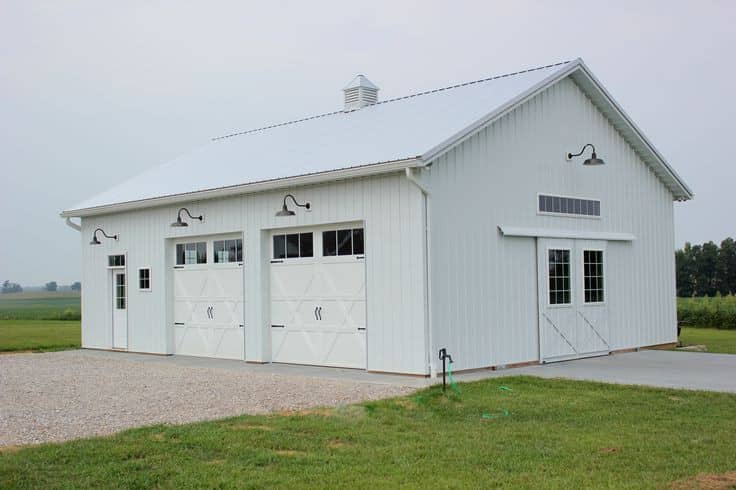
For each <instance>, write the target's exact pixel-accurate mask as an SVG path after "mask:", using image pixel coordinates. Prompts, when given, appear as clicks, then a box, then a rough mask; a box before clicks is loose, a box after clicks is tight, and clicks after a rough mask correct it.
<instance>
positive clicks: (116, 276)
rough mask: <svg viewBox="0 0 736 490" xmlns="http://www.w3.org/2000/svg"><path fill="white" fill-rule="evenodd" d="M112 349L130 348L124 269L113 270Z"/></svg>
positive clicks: (126, 287)
mask: <svg viewBox="0 0 736 490" xmlns="http://www.w3.org/2000/svg"><path fill="white" fill-rule="evenodd" d="M112 348H113V349H127V348H128V285H127V283H126V279H125V270H124V269H120V270H118V269H112Z"/></svg>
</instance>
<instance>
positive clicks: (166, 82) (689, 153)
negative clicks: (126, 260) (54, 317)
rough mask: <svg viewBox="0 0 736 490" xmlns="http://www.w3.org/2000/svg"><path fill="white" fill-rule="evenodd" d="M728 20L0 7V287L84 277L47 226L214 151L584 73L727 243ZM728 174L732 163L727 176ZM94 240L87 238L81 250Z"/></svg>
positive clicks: (662, 15)
mask: <svg viewBox="0 0 736 490" xmlns="http://www.w3.org/2000/svg"><path fill="white" fill-rule="evenodd" d="M734 19H736V2H733V1H722V2H716V1H691V2H673V1H671V0H668V1H662V2H640V1H631V2H624V1H617V2H605V4H604V2H594V1H590V0H588V1H581V2H546V1H539V2H523V1H509V2H488V1H482V2H481V1H478V2H458V1H452V2H450V1H443V2H434V1H427V0H422V1H416V2H401V1H397V0H392V1H385V2H384V1H378V0H364V1H360V2H349V1H348V2H346V1H344V0H342V1H339V2H319V1H309V2H303V1H302V2H262V1H260V2H244V1H243V2H217V1H206V2H205V1H202V2H185V1H181V0H178V1H171V2H166V1H160V2H150V1H146V2H137V1H132V0H131V1H125V2H105V1H100V0H95V1H90V2H84V1H69V2H63V1H54V2H50V1H43V2H36V1H32V0H18V1H8V0H0V205H2V216H1V218H0V280H4V279H10V280H12V281H16V282H20V283H21V284H24V285H37V284H43V283H44V282H46V281H49V280H56V281H58V282H59V283H64V284H66V283H69V282H71V281H74V280H77V279H79V277H80V260H79V257H80V246H81V245H80V244H81V241H80V237H79V235H78V233H77V232H76V231H73V230H72V229H70V228H67V227H66V226H65V225H64V223H63V220H61V219H60V218H59V216H58V215H59V212H60V211H62V210H63V209H65V208H68V207H70V206H72V205H73V204H75V203H77V202H79V201H82V200H84V199H86V198H88V197H91V196H92V195H94V194H96V193H98V192H100V191H102V190H105V189H107V188H109V187H111V186H113V185H115V184H116V183H117V182H119V181H120V180H122V179H125V178H128V177H130V176H133V175H135V174H137V173H139V172H140V171H142V170H144V169H147V168H149V167H152V166H154V165H157V164H159V163H163V162H165V161H167V160H169V159H171V158H173V157H176V156H178V155H180V154H181V153H185V152H187V151H188V150H190V149H192V148H194V147H197V146H199V145H201V144H202V143H205V142H206V141H207V140H208V139H209V138H210V137H213V136H218V135H222V134H225V133H228V132H231V131H235V130H240V129H248V128H253V127H259V126H263V125H265V124H267V123H274V122H279V121H283V120H289V119H293V118H296V117H300V116H304V115H310V114H314V113H318V112H325V111H328V110H335V109H338V108H340V107H341V102H342V101H341V97H342V93H341V91H340V89H341V88H342V87H343V86H344V85H345V84H346V83H347V82H349V81H350V79H351V78H352V77H353V75H354V74H356V73H359V72H360V73H365V74H366V75H367V76H368V77H369V78H370V79H371V80H373V81H374V82H375V83H376V84H377V85H379V86H380V87H381V92H380V97H381V98H389V97H395V96H400V95H405V94H408V93H412V92H416V91H420V90H426V89H432V88H436V87H441V86H446V85H449V84H454V83H457V82H462V81H468V80H474V79H478V78H483V77H487V76H490V75H495V74H502V73H506V72H510V71H516V70H519V69H523V68H528V67H533V66H538V65H544V64H549V63H554V62H558V61H562V60H567V59H573V58H576V57H582V58H583V59H584V60H585V62H586V63H587V64H588V66H589V67H590V68H591V69H592V70H593V72H594V73H595V74H596V76H597V77H598V78H599V79H600V80H601V81H602V82H603V84H604V85H605V86H606V87H607V88H608V90H609V91H610V92H611V93H612V94H613V96H614V97H615V98H616V99H617V100H618V102H619V103H620V104H621V105H622V106H623V107H624V109H625V110H626V111H627V112H628V113H629V115H630V116H631V117H632V118H633V119H634V120H635V121H636V122H637V124H638V125H639V126H640V127H641V128H642V129H643V130H644V132H645V133H646V134H647V136H648V137H649V138H650V139H651V140H652V141H653V142H654V144H655V145H656V146H657V148H658V149H659V150H660V152H661V153H662V154H663V155H664V156H665V157H666V158H667V159H668V161H669V162H670V163H671V164H672V165H673V166H674V168H675V169H676V170H677V171H678V172H679V173H680V175H681V176H682V177H683V178H684V179H685V181H686V182H687V183H688V184H689V185H690V186H691V187H692V188H693V189H694V191H695V194H696V199H695V200H694V201H691V202H688V203H684V204H676V205H675V209H676V211H675V216H676V234H677V236H676V244H677V246H681V245H682V244H683V243H684V242H685V241H686V240H687V241H692V242H701V241H707V240H714V241H720V240H722V239H723V238H724V237H726V236H736V229H735V223H736V219H735V218H734V211H733V209H734V183H736V165H735V164H734V163H733V162H732V161H731V160H730V153H731V151H732V146H733V145H732V142H733V139H734V135H735V134H736V131H735V130H736V127H735V126H736V124H735V123H734V120H736V97H735V96H734V90H733V86H734V85H733V80H734V75H735V74H736V73H735V71H736V68H734V66H735V65H734V48H736V28H734V26H733V22H734ZM724 156H725V157H726V158H724ZM85 240H87V237H85Z"/></svg>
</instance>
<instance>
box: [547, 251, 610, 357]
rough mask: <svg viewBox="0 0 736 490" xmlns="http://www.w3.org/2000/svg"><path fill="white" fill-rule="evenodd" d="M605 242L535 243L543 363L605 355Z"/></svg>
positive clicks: (607, 337) (606, 346)
mask: <svg viewBox="0 0 736 490" xmlns="http://www.w3.org/2000/svg"><path fill="white" fill-rule="evenodd" d="M605 245H606V243H605V242H597V241H590V240H567V239H565V240H562V239H541V238H540V239H538V240H537V253H538V261H537V262H538V264H539V270H538V284H539V292H538V294H539V342H540V357H541V360H542V361H545V362H549V361H557V360H565V359H575V358H579V357H590V356H596V355H604V354H608V353H609V352H610V351H611V348H610V342H609V339H610V333H609V325H608V306H607V303H606V294H607V291H606V288H605V282H604V279H605V277H606V274H605V263H606V260H605V259H606V252H605V249H606V247H605Z"/></svg>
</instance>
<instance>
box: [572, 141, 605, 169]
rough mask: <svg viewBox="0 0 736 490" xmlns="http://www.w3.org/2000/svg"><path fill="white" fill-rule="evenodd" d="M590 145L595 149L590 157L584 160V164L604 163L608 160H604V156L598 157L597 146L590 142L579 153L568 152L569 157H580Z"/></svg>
mask: <svg viewBox="0 0 736 490" xmlns="http://www.w3.org/2000/svg"><path fill="white" fill-rule="evenodd" d="M589 146H590V148H591V149H592V150H593V154H592V155H591V156H590V158H588V159H586V160H585V161H584V162H583V165H603V164H605V163H606V162H604V161H603V159H602V158H598V155H596V154H595V146H593V145H592V144H591V143H588V144H587V145H585V146H583V148H582V150H580V152H579V153H568V154H567V159H568V160H572V158H573V157H579V156H580V155H582V154H583V152H584V151H585V149H586V148H587V147H589Z"/></svg>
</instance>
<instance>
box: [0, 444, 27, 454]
mask: <svg viewBox="0 0 736 490" xmlns="http://www.w3.org/2000/svg"><path fill="white" fill-rule="evenodd" d="M21 449H23V446H0V454H3V453H17V452H18V451H20V450H21Z"/></svg>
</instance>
